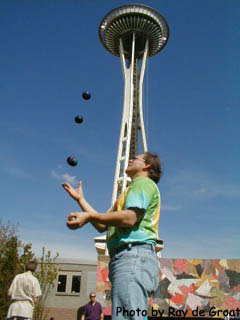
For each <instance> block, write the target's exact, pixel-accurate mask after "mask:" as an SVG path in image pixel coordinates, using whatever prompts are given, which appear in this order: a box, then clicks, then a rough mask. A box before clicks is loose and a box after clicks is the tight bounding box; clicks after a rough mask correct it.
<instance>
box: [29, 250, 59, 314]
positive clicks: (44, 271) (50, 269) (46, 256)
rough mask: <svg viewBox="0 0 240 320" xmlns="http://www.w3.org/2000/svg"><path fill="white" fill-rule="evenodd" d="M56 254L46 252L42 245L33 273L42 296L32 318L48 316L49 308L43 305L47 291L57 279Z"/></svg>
mask: <svg viewBox="0 0 240 320" xmlns="http://www.w3.org/2000/svg"><path fill="white" fill-rule="evenodd" d="M58 256H59V254H58V253H57V254H56V255H55V257H51V251H47V252H46V250H45V248H44V247H43V249H42V257H41V259H40V261H39V267H38V271H37V272H36V274H35V276H36V277H37V278H38V280H39V282H40V286H41V290H42V296H41V297H40V299H39V300H38V303H37V304H36V305H35V308H34V314H33V320H45V319H47V317H48V313H49V310H47V309H46V308H45V306H46V301H47V297H48V294H49V291H50V289H51V288H52V287H53V286H54V282H55V280H56V279H57V274H58V265H57V264H56V259H57V258H58Z"/></svg>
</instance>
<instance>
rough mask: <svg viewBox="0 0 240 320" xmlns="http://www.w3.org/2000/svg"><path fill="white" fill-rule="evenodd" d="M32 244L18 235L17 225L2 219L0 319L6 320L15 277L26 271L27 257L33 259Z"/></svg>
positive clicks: (0, 236)
mask: <svg viewBox="0 0 240 320" xmlns="http://www.w3.org/2000/svg"><path fill="white" fill-rule="evenodd" d="M33 257H34V254H33V253H32V251H31V245H30V244H27V245H24V244H23V243H22V242H21V241H20V240H19V238H18V236H17V225H14V224H12V223H11V222H8V223H7V224H6V225H4V224H3V223H2V220H1V219H0V320H5V319H6V315H7V311H8V308H9V305H10V299H9V297H7V291H8V289H9V287H10V285H11V283H12V280H13V278H14V277H15V276H16V275H17V274H18V273H21V272H23V271H24V269H25V263H26V259H28V261H29V260H31V259H33Z"/></svg>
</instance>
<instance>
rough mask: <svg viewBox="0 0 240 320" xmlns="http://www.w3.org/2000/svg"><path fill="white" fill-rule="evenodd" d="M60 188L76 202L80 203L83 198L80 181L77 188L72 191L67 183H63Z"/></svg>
mask: <svg viewBox="0 0 240 320" xmlns="http://www.w3.org/2000/svg"><path fill="white" fill-rule="evenodd" d="M62 187H63V189H64V190H66V191H67V193H68V194H69V195H70V196H71V197H72V198H73V199H74V200H76V201H78V202H80V201H81V200H82V199H83V198H84V195H83V191H82V182H81V181H80V182H79V184H78V187H77V188H76V189H74V188H73V187H72V186H71V185H70V184H69V183H67V182H66V183H63V184H62Z"/></svg>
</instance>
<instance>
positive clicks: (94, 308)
mask: <svg viewBox="0 0 240 320" xmlns="http://www.w3.org/2000/svg"><path fill="white" fill-rule="evenodd" d="M89 298H90V301H89V302H88V303H87V304H86V305H85V306H84V313H83V315H82V317H81V320H103V311H102V306H101V304H100V303H99V302H97V301H96V294H95V292H91V293H90V295H89Z"/></svg>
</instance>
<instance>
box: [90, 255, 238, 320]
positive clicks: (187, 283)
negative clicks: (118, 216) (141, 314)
mask: <svg viewBox="0 0 240 320" xmlns="http://www.w3.org/2000/svg"><path fill="white" fill-rule="evenodd" d="M108 262H109V258H108V257H105V256H100V255H99V258H98V266H97V287H96V289H97V298H98V301H100V302H101V303H102V305H103V307H104V314H105V315H111V284H110V282H109V279H108ZM159 276H160V283H159V287H158V290H157V292H156V294H155V296H154V297H153V298H150V300H149V308H148V315H149V316H157V317H164V316H170V317H171V316H173V317H183V318H184V317H219V318H224V317H226V316H228V315H229V316H232V317H233V316H235V317H239V318H240V260H236V259H234V260H230V259H217V260H216V259H215V260H210V259H209V260H206V259H160V273H159Z"/></svg>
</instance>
